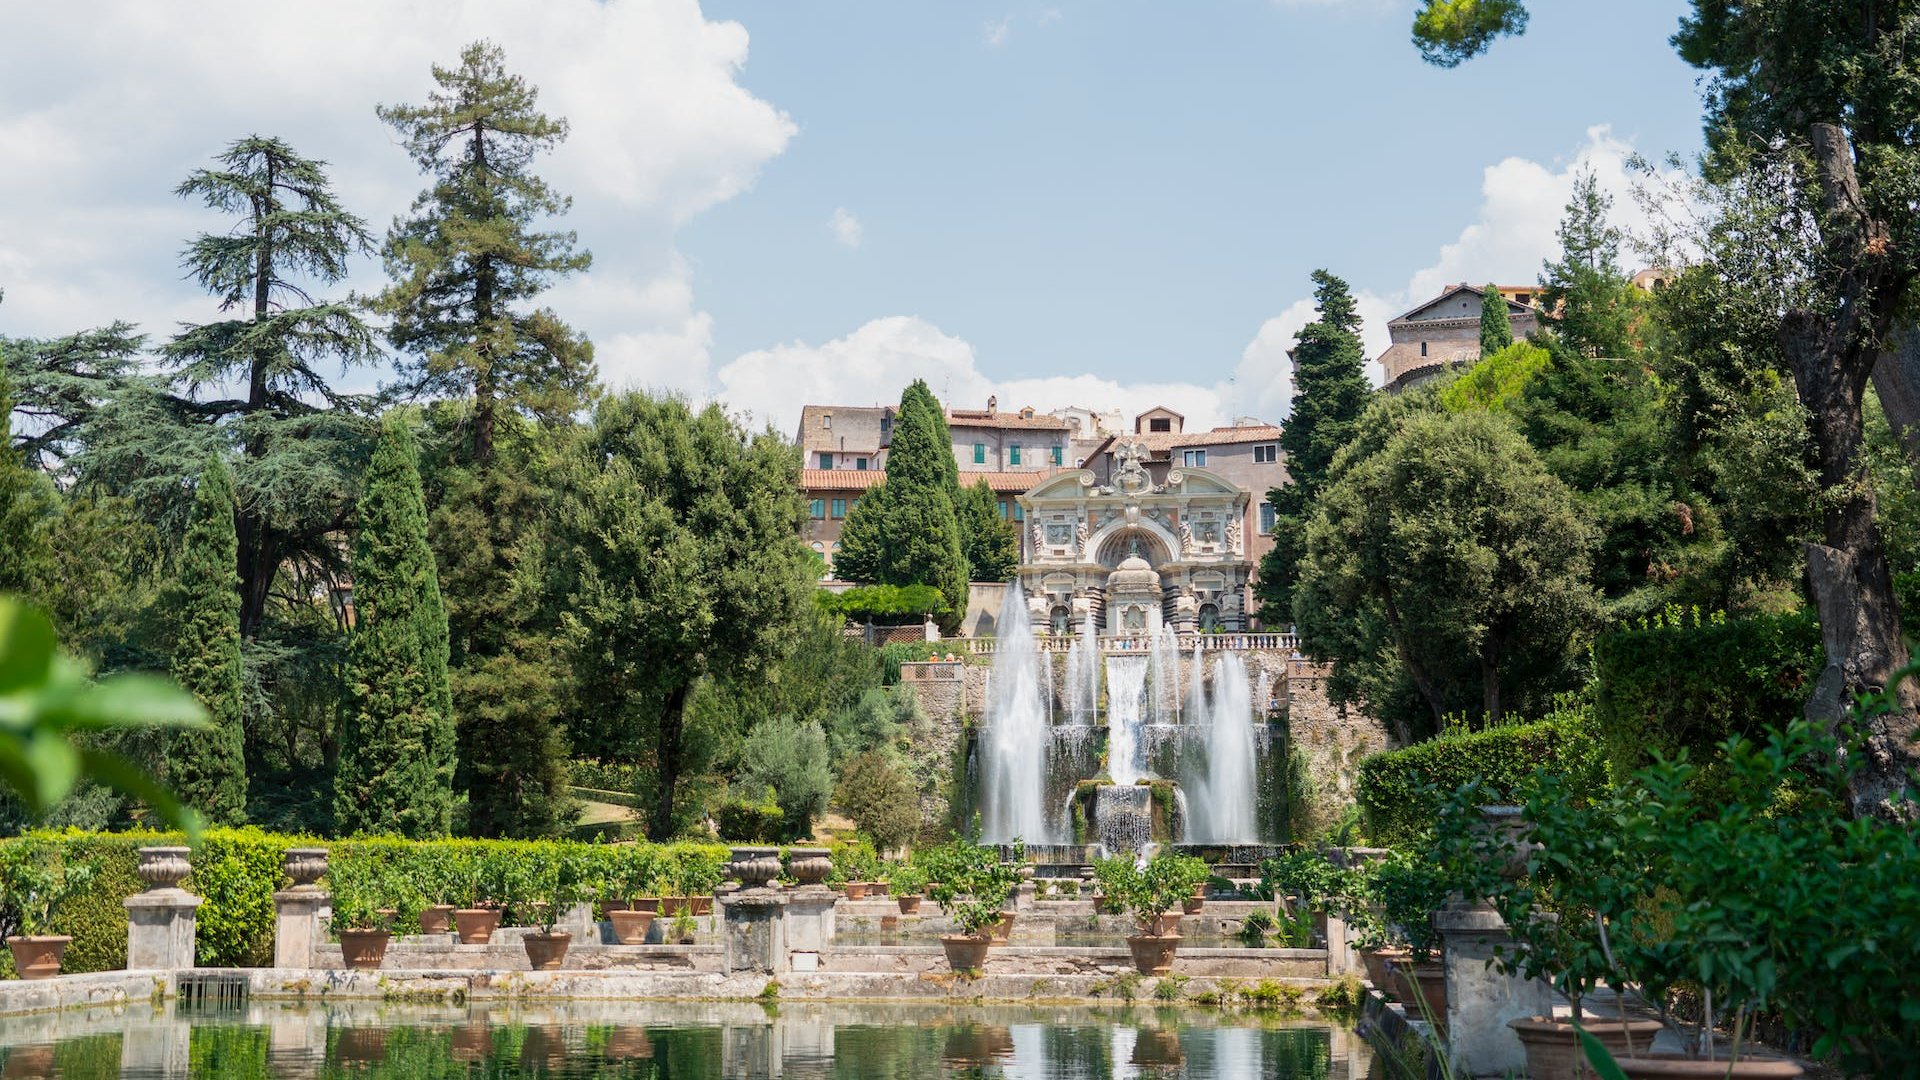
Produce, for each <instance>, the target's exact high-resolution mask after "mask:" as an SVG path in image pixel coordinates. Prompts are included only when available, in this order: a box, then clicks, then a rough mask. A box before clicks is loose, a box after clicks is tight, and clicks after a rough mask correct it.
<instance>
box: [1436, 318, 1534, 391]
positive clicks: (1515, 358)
mask: <svg viewBox="0 0 1920 1080" xmlns="http://www.w3.org/2000/svg"><path fill="white" fill-rule="evenodd" d="M1495 295H1498V294H1495ZM1502 303H1505V301H1502ZM1547 362H1548V353H1547V350H1545V349H1543V348H1541V347H1539V346H1538V345H1535V344H1532V343H1531V342H1526V341H1509V342H1508V343H1507V344H1506V345H1503V346H1501V347H1500V348H1499V349H1496V350H1494V351H1492V352H1484V351H1483V352H1482V353H1481V354H1480V359H1479V360H1478V361H1477V362H1475V363H1474V365H1473V366H1472V367H1470V368H1468V369H1467V370H1465V371H1463V372H1461V373H1460V377H1459V378H1456V379H1453V380H1451V381H1450V382H1448V383H1447V384H1446V385H1444V386H1442V387H1441V388H1440V403H1441V404H1442V405H1444V406H1446V407H1447V409H1448V410H1450V411H1452V412H1469V411H1473V410H1479V411H1483V412H1505V411H1507V410H1508V408H1509V406H1510V405H1511V403H1512V402H1513V401H1514V399H1516V398H1518V397H1519V396H1520V395H1521V393H1523V392H1524V391H1525V390H1526V388H1527V384H1528V383H1529V382H1530V381H1531V380H1532V379H1533V377H1534V376H1536V375H1538V374H1539V373H1540V370H1541V369H1542V368H1544V367H1546V366H1547Z"/></svg>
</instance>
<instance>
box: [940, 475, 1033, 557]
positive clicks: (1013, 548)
mask: <svg viewBox="0 0 1920 1080" xmlns="http://www.w3.org/2000/svg"><path fill="white" fill-rule="evenodd" d="M953 511H954V516H955V518H956V520H958V522H959V524H960V548H961V550H962V551H964V552H965V553H966V556H967V568H968V574H969V579H970V580H972V581H1008V580H1010V579H1012V577H1013V574H1014V571H1016V570H1018V569H1019V568H1020V530H1019V528H1018V527H1017V526H1015V525H1014V523H1013V522H1012V521H1011V520H1009V519H1007V518H1003V517H1001V516H1000V496H999V495H997V494H995V493H994V490H993V487H992V485H990V484H988V483H987V480H986V477H981V478H980V479H979V480H976V481H974V483H973V484H972V485H971V486H969V487H962V488H960V489H959V491H958V493H957V494H956V495H955V497H954V505H953Z"/></svg>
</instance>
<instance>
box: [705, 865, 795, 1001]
mask: <svg viewBox="0 0 1920 1080" xmlns="http://www.w3.org/2000/svg"><path fill="white" fill-rule="evenodd" d="M730 869H731V871H732V872H733V875H734V876H735V877H737V878H739V879H740V883H741V886H742V887H741V888H740V889H739V890H738V891H736V892H731V893H728V894H727V895H725V896H722V897H721V898H720V914H721V934H720V945H721V958H722V959H721V967H722V968H723V970H725V971H726V973H727V974H729V975H731V974H734V973H735V972H754V973H757V974H763V975H773V974H776V973H778V972H780V971H782V970H784V969H785V968H786V965H787V935H786V923H787V918H786V916H787V897H786V896H785V895H784V894H783V893H782V892H781V891H780V889H779V888H778V887H776V886H774V885H772V884H770V883H771V882H772V881H773V879H774V878H776V877H778V876H779V875H780V851H779V849H778V848H770V847H737V848H734V849H733V863H732V865H731V867H730Z"/></svg>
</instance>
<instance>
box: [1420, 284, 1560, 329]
mask: <svg viewBox="0 0 1920 1080" xmlns="http://www.w3.org/2000/svg"><path fill="white" fill-rule="evenodd" d="M1494 288H1496V289H1498V288H1505V286H1500V285H1496V286H1494ZM1460 292H1470V293H1472V294H1473V295H1475V296H1478V297H1480V298H1481V299H1482V300H1484V299H1486V295H1487V292H1486V290H1485V289H1483V288H1481V287H1480V286H1478V285H1468V284H1466V283H1465V282H1461V283H1459V284H1454V285H1449V286H1447V287H1446V288H1444V289H1442V290H1440V295H1438V296H1433V297H1429V298H1427V299H1425V300H1422V301H1420V302H1419V303H1418V304H1415V305H1414V306H1413V307H1411V308H1408V309H1407V310H1406V311H1403V312H1401V313H1400V314H1398V315H1396V316H1394V317H1393V318H1392V319H1390V320H1388V323H1389V325H1391V324H1392V323H1397V322H1405V321H1407V320H1408V319H1411V318H1413V317H1414V316H1415V315H1418V314H1420V313H1421V312H1423V311H1425V310H1427V309H1428V308H1430V307H1432V306H1434V305H1435V304H1438V303H1440V302H1441V301H1443V300H1445V299H1447V298H1448V297H1450V296H1452V295H1454V294H1455V293H1460ZM1533 314H1537V309H1535V308H1534V307H1532V306H1531V305H1528V304H1523V303H1521V302H1519V301H1518V300H1508V301H1507V315H1508V317H1509V318H1511V317H1512V316H1515V315H1533ZM1472 317H1474V318H1477V317H1478V316H1477V315H1476V316H1472Z"/></svg>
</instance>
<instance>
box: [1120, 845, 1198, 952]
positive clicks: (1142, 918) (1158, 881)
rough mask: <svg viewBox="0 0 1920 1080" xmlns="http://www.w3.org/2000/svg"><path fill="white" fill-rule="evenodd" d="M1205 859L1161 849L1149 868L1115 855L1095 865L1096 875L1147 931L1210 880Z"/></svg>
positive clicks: (1143, 929)
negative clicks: (1195, 888)
mask: <svg viewBox="0 0 1920 1080" xmlns="http://www.w3.org/2000/svg"><path fill="white" fill-rule="evenodd" d="M1207 873H1208V871H1207V864H1206V861H1205V860H1204V859H1199V858H1196V857H1194V856H1192V855H1180V854H1177V853H1176V852H1174V851H1172V850H1171V849H1162V850H1160V851H1157V852H1155V853H1154V855H1153V858H1151V859H1148V860H1147V862H1146V865H1144V866H1139V865H1135V863H1134V861H1133V860H1132V859H1131V858H1128V857H1126V856H1115V857H1113V858H1110V859H1099V860H1096V861H1095V862H1094V864H1093V876H1094V878H1095V879H1096V880H1098V881H1099V882H1100V887H1101V889H1102V890H1103V891H1104V892H1105V893H1106V895H1107V897H1108V899H1109V900H1110V901H1118V903H1119V905H1120V907H1122V908H1123V909H1125V910H1126V912H1127V913H1128V914H1130V915H1132V916H1133V918H1134V921H1135V922H1136V923H1138V924H1139V925H1140V927H1141V930H1142V932H1143V933H1144V932H1147V931H1148V930H1149V929H1150V928H1151V927H1152V926H1153V921H1154V920H1155V919H1157V918H1159V917H1160V916H1161V915H1162V914H1164V913H1166V912H1167V911H1169V910H1178V909H1179V907H1180V903H1181V901H1183V900H1185V899H1186V898H1187V897H1189V896H1192V895H1193V889H1194V886H1196V885H1200V884H1202V883H1204V882H1205V881H1206V880H1207Z"/></svg>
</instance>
